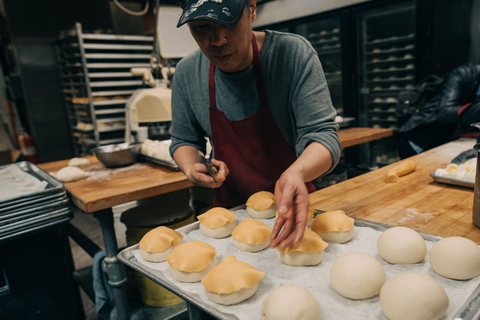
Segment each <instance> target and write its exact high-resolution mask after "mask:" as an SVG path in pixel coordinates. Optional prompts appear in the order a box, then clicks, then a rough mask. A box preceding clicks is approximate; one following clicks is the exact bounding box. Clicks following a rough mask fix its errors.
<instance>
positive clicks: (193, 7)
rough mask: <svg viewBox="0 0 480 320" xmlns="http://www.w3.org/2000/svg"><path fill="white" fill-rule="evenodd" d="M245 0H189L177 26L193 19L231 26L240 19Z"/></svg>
mask: <svg viewBox="0 0 480 320" xmlns="http://www.w3.org/2000/svg"><path fill="white" fill-rule="evenodd" d="M245 1H246V0H223V1H222V2H220V1H219V2H216V1H215V0H191V1H188V2H187V4H186V5H185V7H184V8H183V12H182V15H181V16H180V19H179V20H178V23H177V28H178V27H180V26H182V25H184V24H185V23H187V22H190V21H194V20H207V21H211V22H214V23H218V24H221V25H223V26H226V27H233V26H234V25H236V24H237V23H238V21H240V18H241V17H242V15H243V10H244V8H245Z"/></svg>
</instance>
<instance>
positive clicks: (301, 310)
mask: <svg viewBox="0 0 480 320" xmlns="http://www.w3.org/2000/svg"><path fill="white" fill-rule="evenodd" d="M261 315H262V320H297V319H315V320H316V319H320V306H319V305H318V302H317V299H315V297H314V296H313V294H312V293H311V292H310V291H308V290H307V289H305V288H304V287H300V286H297V285H284V286H281V287H278V288H276V289H275V290H273V291H272V292H270V293H269V294H268V296H267V297H266V298H265V300H263V304H262V311H261Z"/></svg>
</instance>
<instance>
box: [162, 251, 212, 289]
mask: <svg viewBox="0 0 480 320" xmlns="http://www.w3.org/2000/svg"><path fill="white" fill-rule="evenodd" d="M216 255H217V252H216V251H215V247H214V246H212V245H209V244H208V243H205V242H201V241H189V242H184V243H182V244H180V245H178V246H177V247H176V248H175V249H173V251H172V253H170V254H169V255H168V256H167V262H168V264H169V266H170V269H169V270H170V274H171V275H172V277H173V278H174V279H175V280H177V281H180V282H198V281H200V280H202V278H203V277H204V276H205V275H206V274H207V273H208V272H209V271H210V270H212V268H213V267H215V266H216V265H217V258H216Z"/></svg>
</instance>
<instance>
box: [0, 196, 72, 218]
mask: <svg viewBox="0 0 480 320" xmlns="http://www.w3.org/2000/svg"><path fill="white" fill-rule="evenodd" d="M65 199H68V197H67V194H66V193H59V194H52V195H46V196H39V197H32V198H30V199H24V200H22V201H18V202H14V203H11V204H8V205H6V206H3V207H0V220H1V218H2V215H3V214H5V213H13V212H18V211H22V210H29V209H31V208H36V209H41V208H42V207H43V206H46V205H50V204H53V203H56V202H58V203H60V202H62V201H63V200H65Z"/></svg>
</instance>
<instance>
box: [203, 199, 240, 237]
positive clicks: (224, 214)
mask: <svg viewBox="0 0 480 320" xmlns="http://www.w3.org/2000/svg"><path fill="white" fill-rule="evenodd" d="M197 219H198V220H199V221H200V226H199V229H200V232H201V233H202V234H203V235H204V236H207V237H210V238H217V239H218V238H225V237H228V236H229V235H230V234H231V233H232V231H233V229H235V226H236V225H237V220H236V219H237V216H236V215H235V213H233V211H231V210H228V209H225V208H222V207H215V208H212V209H210V210H208V211H207V212H205V213H203V214H201V215H199V216H198V217H197Z"/></svg>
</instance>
